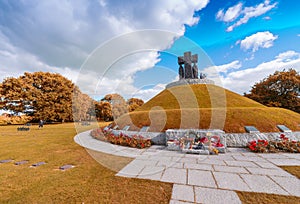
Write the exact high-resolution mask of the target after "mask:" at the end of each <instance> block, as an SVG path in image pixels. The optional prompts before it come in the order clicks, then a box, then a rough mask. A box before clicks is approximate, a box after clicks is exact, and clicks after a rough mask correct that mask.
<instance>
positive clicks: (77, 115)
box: [0, 72, 144, 122]
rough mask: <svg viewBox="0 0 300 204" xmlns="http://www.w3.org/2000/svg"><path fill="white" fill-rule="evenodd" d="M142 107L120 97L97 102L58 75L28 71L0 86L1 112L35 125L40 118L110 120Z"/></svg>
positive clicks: (114, 95) (137, 100)
mask: <svg viewBox="0 0 300 204" xmlns="http://www.w3.org/2000/svg"><path fill="white" fill-rule="evenodd" d="M143 104H144V101H143V100H141V99H138V98H131V99H128V100H127V101H126V100H125V99H124V98H123V97H122V96H121V95H119V94H108V95H106V96H105V97H104V98H103V99H101V100H100V101H96V100H94V99H92V98H91V97H90V96H88V95H87V94H84V93H82V92H81V91H80V89H79V88H78V87H77V86H76V85H75V84H74V83H72V81H70V80H68V79H67V78H65V77H63V76H62V75H60V74H57V73H49V72H34V73H27V72H25V73H24V74H23V75H22V76H20V77H17V78H14V77H9V78H6V79H4V80H3V82H2V83H0V109H3V110H9V111H11V112H13V115H20V114H23V115H27V116H30V117H31V121H32V122H35V121H38V120H40V119H43V120H47V121H59V122H64V121H65V122H70V121H75V120H89V119H91V118H92V117H96V118H97V119H99V120H105V121H110V120H113V119H116V118H117V117H119V116H120V115H122V114H124V113H126V112H128V111H133V110H135V109H136V108H138V107H139V106H141V105H143Z"/></svg>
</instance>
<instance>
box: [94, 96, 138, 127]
mask: <svg viewBox="0 0 300 204" xmlns="http://www.w3.org/2000/svg"><path fill="white" fill-rule="evenodd" d="M143 104H144V101H143V100H142V99H138V98H130V99H128V100H127V102H126V101H125V99H124V98H123V97H122V96H121V95H119V94H107V95H105V96H104V97H103V98H102V99H101V101H98V102H95V112H96V117H97V118H98V119H100V120H104V121H111V120H114V119H117V118H118V117H120V116H121V115H123V114H125V113H127V112H128V111H134V110H135V109H136V108H138V107H140V106H142V105H143Z"/></svg>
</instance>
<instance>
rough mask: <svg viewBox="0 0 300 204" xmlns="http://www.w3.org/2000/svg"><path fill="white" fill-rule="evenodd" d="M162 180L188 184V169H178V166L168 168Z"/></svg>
mask: <svg viewBox="0 0 300 204" xmlns="http://www.w3.org/2000/svg"><path fill="white" fill-rule="evenodd" d="M161 181H164V182H169V183H177V184H186V183H187V170H186V169H177V168H168V169H166V170H165V172H164V173H163V175H162V178H161Z"/></svg>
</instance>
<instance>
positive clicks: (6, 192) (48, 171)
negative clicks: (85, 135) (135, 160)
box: [0, 123, 172, 203]
mask: <svg viewBox="0 0 300 204" xmlns="http://www.w3.org/2000/svg"><path fill="white" fill-rule="evenodd" d="M88 128H89V127H83V128H82V131H83V130H85V129H88ZM16 129H17V126H1V127H0V160H3V159H9V158H11V159H14V162H15V161H20V160H29V163H28V164H24V165H20V166H16V165H14V164H13V162H11V163H5V164H0V203H75V202H78V203H95V202H96V203H168V202H169V200H170V196H171V190H172V185H171V184H166V183H161V182H155V181H149V180H141V179H129V178H122V177H116V176H115V172H114V171H113V170H116V171H118V170H119V169H121V168H122V167H123V166H125V165H126V164H127V163H128V162H130V161H131V159H128V158H124V157H114V156H110V155H104V154H101V153H97V152H94V151H91V150H89V153H90V154H89V153H88V152H87V151H86V150H85V149H84V148H82V147H81V146H79V145H77V144H76V143H75V142H74V141H73V137H74V136H75V135H76V131H75V128H74V125H73V124H72V123H69V124H59V125H46V126H44V128H43V129H42V130H38V127H37V126H32V127H31V130H30V131H29V132H17V130H16ZM92 157H94V158H95V159H96V160H97V161H96V160H95V159H93V158H92ZM39 161H45V162H47V164H46V165H43V166H40V167H37V168H30V167H29V166H30V165H31V164H33V163H36V162H39ZM117 161H118V162H117ZM99 162H100V163H101V164H100V163H99ZM64 164H72V165H75V168H73V169H69V170H67V171H60V170H58V168H59V167H60V166H62V165H64ZM105 166H106V167H105ZM107 167H108V168H107ZM111 169H113V170H111Z"/></svg>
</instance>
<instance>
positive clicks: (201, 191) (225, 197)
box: [195, 187, 242, 204]
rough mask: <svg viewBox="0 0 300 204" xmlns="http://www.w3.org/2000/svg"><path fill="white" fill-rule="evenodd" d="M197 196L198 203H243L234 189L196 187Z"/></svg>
mask: <svg viewBox="0 0 300 204" xmlns="http://www.w3.org/2000/svg"><path fill="white" fill-rule="evenodd" d="M195 197H196V202H197V203H208V204H220V203H230V204H241V203H242V202H241V200H240V199H239V197H238V195H237V194H236V192H234V191H228V190H219V189H211V188H202V187H195Z"/></svg>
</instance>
